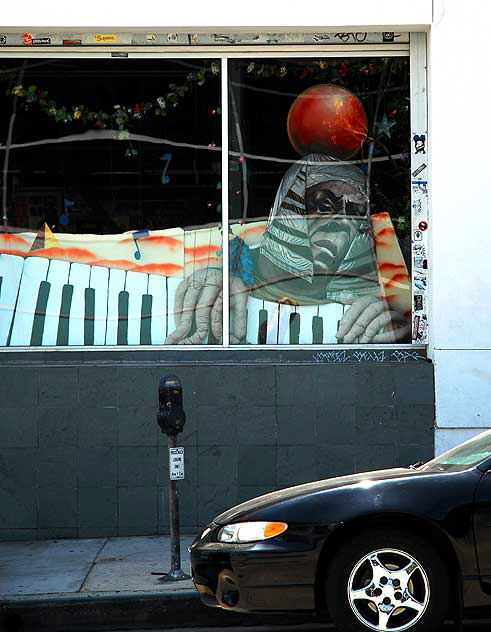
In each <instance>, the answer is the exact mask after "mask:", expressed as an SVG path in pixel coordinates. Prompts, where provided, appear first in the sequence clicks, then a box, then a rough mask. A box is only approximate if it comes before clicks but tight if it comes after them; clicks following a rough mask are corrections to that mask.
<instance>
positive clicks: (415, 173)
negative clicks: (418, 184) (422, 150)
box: [411, 163, 426, 178]
mask: <svg viewBox="0 0 491 632" xmlns="http://www.w3.org/2000/svg"><path fill="white" fill-rule="evenodd" d="M425 169H426V165H425V163H423V164H422V165H419V167H418V168H417V169H415V170H414V171H413V172H412V174H411V175H412V176H413V178H416V177H417V176H419V174H420V173H422V172H423V171H424V170H425Z"/></svg>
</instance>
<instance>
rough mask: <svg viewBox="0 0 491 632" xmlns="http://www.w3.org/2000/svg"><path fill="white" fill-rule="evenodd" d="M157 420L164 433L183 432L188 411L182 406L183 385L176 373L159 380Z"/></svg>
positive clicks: (175, 433) (174, 433)
mask: <svg viewBox="0 0 491 632" xmlns="http://www.w3.org/2000/svg"><path fill="white" fill-rule="evenodd" d="M157 422H158V424H159V426H160V429H161V430H162V432H163V433H165V434H167V435H169V436H171V435H174V436H175V435H177V434H179V433H180V432H182V430H183V428H184V424H185V423H186V413H185V412H184V408H183V407H182V385H181V382H180V380H179V378H178V377H177V376H176V375H166V376H165V377H163V378H161V379H160V382H159V412H158V414H157Z"/></svg>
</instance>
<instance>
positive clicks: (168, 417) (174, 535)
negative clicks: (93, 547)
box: [152, 375, 189, 582]
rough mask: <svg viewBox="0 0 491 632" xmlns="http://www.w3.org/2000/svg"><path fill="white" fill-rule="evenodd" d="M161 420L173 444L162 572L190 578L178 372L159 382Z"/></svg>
mask: <svg viewBox="0 0 491 632" xmlns="http://www.w3.org/2000/svg"><path fill="white" fill-rule="evenodd" d="M157 422H158V424H159V426H160V429H161V430H162V432H163V433H165V434H166V435H167V438H168V445H169V521H170V549H171V566H170V571H169V572H167V573H152V575H161V577H160V581H162V582H169V581H172V582H174V581H180V580H182V579H189V575H186V573H184V571H183V570H182V568H181V539H180V533H179V493H178V488H177V481H179V480H183V479H184V448H180V447H178V446H177V435H178V434H179V433H180V432H182V429H183V428H184V424H185V423H186V413H185V412H184V409H183V406H182V385H181V382H180V380H179V378H178V377H176V376H175V375H166V376H165V377H163V378H162V379H161V380H160V382H159V412H158V415H157Z"/></svg>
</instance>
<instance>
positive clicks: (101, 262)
mask: <svg viewBox="0 0 491 632" xmlns="http://www.w3.org/2000/svg"><path fill="white" fill-rule="evenodd" d="M87 263H90V265H91V266H105V267H106V268H120V269H122V270H132V269H133V268H134V266H135V263H134V262H133V261H129V260H128V259H95V258H94V255H92V259H91V260H90V261H87Z"/></svg>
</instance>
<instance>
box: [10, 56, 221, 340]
mask: <svg viewBox="0 0 491 632" xmlns="http://www.w3.org/2000/svg"><path fill="white" fill-rule="evenodd" d="M0 73H1V74H0V162H1V163H2V166H3V169H2V174H3V176H2V218H3V221H2V226H1V229H0V346H12V347H15V346H26V345H32V346H38V345H116V344H123V345H125V344H130V345H140V344H174V343H182V344H185V343H188V344H204V343H208V344H214V343H218V342H221V338H222V315H221V296H220V292H221V286H222V264H221V249H222V246H221V229H220V226H221V204H220V200H221V172H220V169H221V149H220V146H221V109H220V60H209V59H208V60H199V59H198V60H192V59H186V60H185V61H181V60H168V59H166V60H162V59H151V60H131V59H96V60H93V59H91V60H89V59H74V58H64V59H28V60H25V61H24V60H22V59H20V60H19V59H15V60H14V59H12V60H6V59H2V60H0ZM191 298H192V299H193V301H194V305H195V306H196V308H197V309H196V310H189V309H186V306H187V304H188V303H189V301H190V299H191ZM211 324H213V327H212V326H211Z"/></svg>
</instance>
